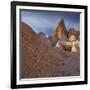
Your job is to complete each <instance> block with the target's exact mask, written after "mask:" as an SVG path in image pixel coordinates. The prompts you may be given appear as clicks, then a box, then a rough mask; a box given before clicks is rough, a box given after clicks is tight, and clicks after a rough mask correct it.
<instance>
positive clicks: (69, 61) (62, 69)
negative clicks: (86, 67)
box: [20, 23, 80, 78]
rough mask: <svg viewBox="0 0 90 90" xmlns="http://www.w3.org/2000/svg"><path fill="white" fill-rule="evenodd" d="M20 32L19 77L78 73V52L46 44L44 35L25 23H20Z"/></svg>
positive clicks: (74, 74) (72, 74)
mask: <svg viewBox="0 0 90 90" xmlns="http://www.w3.org/2000/svg"><path fill="white" fill-rule="evenodd" d="M20 32H21V33H20V34H21V35H20V55H21V57H20V71H21V74H20V75H21V78H38V77H60V76H78V75H80V57H79V54H77V53H70V52H66V51H64V50H62V49H60V48H59V49H58V48H53V47H51V46H48V44H47V43H46V42H47V40H46V37H45V36H44V35H43V34H36V33H35V32H34V31H33V30H32V28H31V27H29V26H28V25H26V24H25V23H21V29H20ZM43 40H46V42H43Z"/></svg>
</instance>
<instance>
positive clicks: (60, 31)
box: [54, 19, 67, 39]
mask: <svg viewBox="0 0 90 90" xmlns="http://www.w3.org/2000/svg"><path fill="white" fill-rule="evenodd" d="M54 36H55V37H56V38H57V39H60V38H61V37H62V36H63V37H64V38H66V37H67V30H66V27H65V24H64V20H63V19H62V20H61V21H60V22H59V24H58V25H57V27H56V30H55V32H54Z"/></svg>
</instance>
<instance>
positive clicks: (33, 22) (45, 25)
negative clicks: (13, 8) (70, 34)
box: [21, 10, 80, 36]
mask: <svg viewBox="0 0 90 90" xmlns="http://www.w3.org/2000/svg"><path fill="white" fill-rule="evenodd" d="M61 19H64V22H65V25H66V28H67V29H69V28H75V29H77V30H80V13H77V12H60V11H59V12H58V11H35V10H21V21H22V22H24V23H26V24H28V25H29V26H30V27H32V29H33V30H34V31H35V32H44V33H45V35H46V36H48V35H51V34H52V33H53V32H54V30H55V29H56V26H57V25H58V23H59V22H60V20H61Z"/></svg>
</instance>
